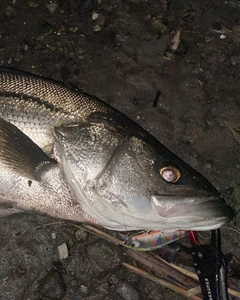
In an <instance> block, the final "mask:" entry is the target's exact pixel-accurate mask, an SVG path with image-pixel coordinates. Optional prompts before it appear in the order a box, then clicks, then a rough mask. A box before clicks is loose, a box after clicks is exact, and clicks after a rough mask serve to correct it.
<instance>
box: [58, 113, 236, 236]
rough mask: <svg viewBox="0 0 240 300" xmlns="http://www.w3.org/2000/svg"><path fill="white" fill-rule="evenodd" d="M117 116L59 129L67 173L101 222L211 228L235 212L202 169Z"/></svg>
mask: <svg viewBox="0 0 240 300" xmlns="http://www.w3.org/2000/svg"><path fill="white" fill-rule="evenodd" d="M121 118H122V117H121ZM112 120H113V118H98V119H97V120H94V121H91V122H88V123H85V124H75V125H71V126H66V127H57V128H55V130H54V137H55V146H54V148H55V155H56V156H57V157H59V161H61V163H62V169H63V173H64V175H65V179H66V181H67V182H68V184H69V186H70V187H71V188H72V190H73V192H74V194H75V196H76V198H77V199H78V200H79V201H80V202H81V205H82V207H83V209H85V210H86V212H87V213H88V214H89V215H91V216H92V218H93V219H94V220H95V222H96V223H98V224H99V225H102V226H104V227H106V228H109V229H113V230H138V229H151V230H159V229H165V230H177V229H180V230H212V229H216V228H219V227H220V226H222V225H223V224H225V223H226V222H228V221H230V220H231V219H232V218H233V216H234V212H233V210H232V209H231V208H230V207H229V206H228V205H227V204H226V202H225V201H224V199H222V198H221V195H220V194H219V192H218V191H217V190H216V189H215V188H214V187H213V186H212V185H211V184H210V183H209V182H208V181H207V180H206V179H205V178H204V177H203V176H202V175H201V174H199V173H198V172H197V171H195V170H194V169H192V168H191V167H190V166H188V165H187V164H186V163H184V162H183V161H182V160H181V159H180V158H178V157H177V156H175V155H174V154H173V153H172V152H171V151H169V150H168V149H167V148H166V147H165V146H163V145H162V144H161V143H160V142H159V141H157V140H156V139H155V138H154V137H152V136H151V135H150V134H149V133H147V132H145V131H144V130H143V129H142V128H141V127H139V126H138V125H136V124H135V123H130V125H131V126H129V124H128V122H129V121H128V119H126V122H123V121H122V120H121V122H120V123H119V122H113V121H112ZM124 120H125V119H124ZM119 124H120V125H119ZM121 124H124V125H121Z"/></svg>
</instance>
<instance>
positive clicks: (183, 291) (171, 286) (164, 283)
mask: <svg viewBox="0 0 240 300" xmlns="http://www.w3.org/2000/svg"><path fill="white" fill-rule="evenodd" d="M122 264H123V266H125V267H126V268H128V269H129V270H131V271H132V272H134V273H136V274H138V275H141V276H143V277H145V278H148V279H150V280H152V281H154V282H156V283H158V284H161V285H162V286H165V287H167V288H169V289H171V290H173V291H175V292H177V293H179V294H182V295H184V296H186V297H189V298H190V299H192V300H201V299H202V298H199V297H198V296H195V295H189V294H188V290H187V289H184V288H182V287H180V286H177V285H175V284H173V283H170V282H167V281H165V280H163V279H161V278H158V277H156V276H154V275H152V274H150V273H148V272H146V271H143V270H141V269H139V268H137V267H134V266H132V265H130V264H128V263H125V262H123V263H122Z"/></svg>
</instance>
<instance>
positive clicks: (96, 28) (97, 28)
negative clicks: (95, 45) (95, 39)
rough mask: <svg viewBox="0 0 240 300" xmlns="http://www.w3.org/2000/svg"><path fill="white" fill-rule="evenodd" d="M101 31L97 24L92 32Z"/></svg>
mask: <svg viewBox="0 0 240 300" xmlns="http://www.w3.org/2000/svg"><path fill="white" fill-rule="evenodd" d="M101 30H102V28H101V26H100V25H98V24H97V25H94V26H93V31H95V32H97V31H101Z"/></svg>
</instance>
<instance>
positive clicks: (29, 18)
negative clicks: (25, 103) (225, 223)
mask: <svg viewBox="0 0 240 300" xmlns="http://www.w3.org/2000/svg"><path fill="white" fill-rule="evenodd" d="M94 13H97V14H98V15H95V14H94ZM95 17H97V18H96V19H95ZM94 19H95V20H94ZM179 29H181V43H180V46H179V49H178V50H179V51H178V53H176V55H174V59H172V60H166V59H164V58H163V56H164V53H165V51H166V49H167V45H168V44H169V40H171V34H172V32H176V31H177V30H179ZM239 49H240V4H239V1H220V2H219V1H195V0H194V1H166V0H165V1H164V0H162V1H157V0H153V1H141V0H132V1H104V0H102V1H101V0H99V1H90V0H87V1H85V0H80V1H79V0H75V1H73V0H72V1H71V0H66V1H63V0H60V1H56V2H54V1H37V0H29V1H24V0H11V1H10V0H2V1H1V11H0V65H3V66H9V67H13V68H17V69H20V70H23V71H28V72H30V73H34V74H38V75H42V76H44V77H47V78H53V79H56V80H59V81H64V82H65V83H67V84H69V85H71V86H74V87H77V88H79V89H83V90H84V91H86V92H88V93H90V94H94V95H96V96H97V97H99V98H100V99H102V100H105V101H106V102H108V103H110V104H111V105H112V106H114V107H115V108H117V109H119V110H120V111H121V112H123V113H125V114H126V115H128V116H129V117H130V118H132V119H133V120H135V121H137V122H138V123H139V124H140V125H142V126H143V127H144V128H145V129H146V130H148V131H149V132H150V133H151V134H153V135H154V136H155V137H157V138H158V139H159V140H160V141H161V142H162V143H164V144H165V145H166V146H167V147H168V148H169V149H170V150H172V151H173V152H174V153H175V154H176V155H178V156H180V157H181V158H182V159H184V160H185V161H186V162H187V163H188V164H190V165H191V166H192V167H194V168H195V169H197V170H198V171H199V172H200V173H202V174H203V175H204V176H205V177H207V178H208V179H209V180H210V181H211V182H212V184H213V185H214V186H215V187H216V188H217V189H219V190H220V192H221V193H223V195H224V197H225V198H226V200H227V202H228V203H230V204H232V205H233V206H234V207H235V209H236V211H238V209H239V199H240V160H239V157H240V155H239V154H240V97H239V90H240V89H239V87H240V52H239ZM158 90H159V91H160V97H159V101H158V104H157V107H153V101H154V98H155V95H156V93H157V91H158ZM43 201H44V199H43ZM58 221H59V220H54V219H51V218H48V217H45V216H35V215H27V214H25V215H24V214H21V215H16V216H11V217H8V218H6V219H1V220H0V299H1V300H12V299H15V300H38V299H39V300H40V299H42V300H47V299H64V300H68V299H69V300H78V299H96V300H97V299H114V300H115V299H116V300H118V299H124V300H127V299H131V300H135V299H150V300H159V299H182V298H183V297H182V296H180V295H178V294H174V293H172V292H170V291H168V290H167V289H164V288H162V287H161V286H158V285H156V284H154V283H152V282H150V281H149V280H146V279H143V278H141V277H139V276H137V275H134V274H132V273H130V272H128V271H126V270H125V269H124V268H123V267H121V261H122V259H124V257H123V254H122V250H121V249H120V248H119V247H117V246H114V245H111V244H109V243H107V242H104V241H102V240H100V239H98V238H96V237H94V236H91V235H88V234H85V233H84V232H82V231H81V230H79V229H77V228H75V227H74V226H72V225H71V224H66V223H62V224H61V223H59V222H58ZM55 222H57V223H55ZM51 223H54V224H51ZM43 224H51V225H48V226H40V227H37V226H39V225H43ZM229 226H231V227H232V228H234V229H239V226H240V223H239V220H238V219H237V218H236V219H235V220H234V221H233V222H231V224H229ZM36 227H37V228H36ZM222 233H223V237H222V239H223V249H224V252H225V253H232V254H233V255H235V259H236V262H237V261H238V260H239V259H240V254H239V253H240V246H239V237H240V236H239V233H237V232H236V231H233V230H232V229H229V228H226V227H225V228H223V229H222ZM62 243H66V244H67V246H68V249H69V257H68V258H67V259H65V260H62V261H60V260H59V259H58V253H57V247H58V246H59V245H61V244H62ZM186 264H187V262H186ZM231 284H234V285H237V284H238V285H239V282H237V281H234V280H231ZM238 289H239V286H238Z"/></svg>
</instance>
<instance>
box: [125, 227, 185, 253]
mask: <svg viewBox="0 0 240 300" xmlns="http://www.w3.org/2000/svg"><path fill="white" fill-rule="evenodd" d="M184 236H186V231H184V230H176V231H171V232H169V231H167V232H164V231H162V230H157V231H148V232H144V233H137V234H135V235H132V236H130V237H127V238H126V240H125V244H126V246H128V247H130V248H134V249H136V250H138V251H151V250H155V249H158V248H161V247H163V246H165V245H168V244H170V243H172V242H175V241H177V240H179V239H180V238H182V237H184Z"/></svg>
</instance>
